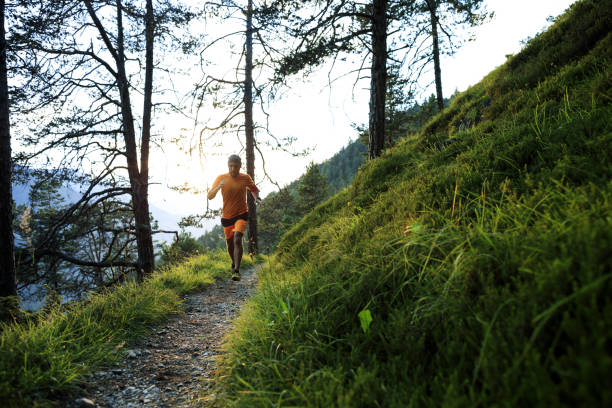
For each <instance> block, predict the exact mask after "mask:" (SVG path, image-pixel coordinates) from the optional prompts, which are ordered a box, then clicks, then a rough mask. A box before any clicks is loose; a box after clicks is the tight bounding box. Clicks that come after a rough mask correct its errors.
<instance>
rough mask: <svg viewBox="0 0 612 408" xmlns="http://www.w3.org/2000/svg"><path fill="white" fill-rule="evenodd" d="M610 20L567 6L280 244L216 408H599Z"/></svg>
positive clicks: (611, 244) (588, 8)
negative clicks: (565, 407)
mask: <svg viewBox="0 0 612 408" xmlns="http://www.w3.org/2000/svg"><path fill="white" fill-rule="evenodd" d="M611 22H612V0H600V1H593V0H585V1H580V2H578V3H577V4H575V5H574V6H573V7H572V8H571V9H570V10H569V12H567V13H566V14H565V15H563V16H561V17H560V18H559V19H558V20H557V22H556V23H555V24H554V25H553V26H552V27H551V28H550V29H549V30H548V31H547V32H545V33H543V34H542V35H540V36H538V37H537V38H536V39H534V40H532V41H530V43H529V44H528V45H527V46H526V48H525V49H524V50H523V51H522V52H521V53H519V54H518V55H516V56H514V57H512V58H510V59H509V60H508V62H507V63H506V64H505V65H503V66H502V67H500V68H498V69H496V70H495V71H493V72H491V73H490V74H489V75H488V76H487V77H486V78H484V79H483V80H482V81H481V82H480V83H479V84H477V85H475V86H473V87H471V88H470V89H468V90H467V91H466V92H464V93H463V94H462V95H460V96H458V97H457V98H456V99H455V100H454V101H453V103H452V105H451V106H450V107H449V108H448V109H446V110H445V111H444V112H443V113H442V114H440V115H438V116H437V117H436V118H434V119H433V120H432V121H431V122H430V123H429V124H427V125H426V126H425V127H424V128H423V129H422V130H421V131H420V133H419V134H417V135H414V136H411V137H409V138H408V139H407V140H405V141H404V142H403V143H402V144H401V145H399V146H398V147H397V148H394V149H393V150H392V151H390V152H387V153H386V154H385V155H384V156H383V157H381V158H379V159H377V160H374V161H371V162H369V163H367V164H366V165H364V166H363V167H362V168H361V169H360V171H359V172H358V174H357V176H356V178H355V181H354V182H353V184H352V185H351V186H350V187H349V188H347V189H345V190H343V191H342V192H340V193H338V194H337V195H335V196H334V197H332V198H331V199H330V200H328V201H327V202H325V203H323V204H321V205H319V206H318V207H317V208H315V209H314V211H313V212H312V213H310V214H309V215H307V216H306V217H305V218H304V219H302V221H301V222H300V223H299V224H298V225H296V226H295V227H294V228H293V229H292V230H291V231H289V232H288V233H287V234H286V235H285V236H284V238H283V239H282V240H281V242H280V244H279V251H278V254H277V257H276V263H272V264H271V265H270V267H269V268H268V269H267V270H265V271H264V273H263V274H262V275H263V276H262V277H263V279H262V282H261V288H260V291H259V293H258V294H257V295H256V296H255V298H254V300H253V301H252V302H251V303H250V304H249V306H248V308H247V309H246V311H245V312H244V313H243V314H242V315H241V317H240V318H239V320H238V322H237V326H236V329H235V330H234V332H233V333H232V335H231V337H230V342H229V345H228V347H227V353H226V356H225V358H224V360H223V368H222V376H221V379H222V387H223V388H222V390H221V391H222V392H223V398H224V402H225V403H227V404H228V405H229V406H242V407H255V406H266V407H268V406H320V407H329V406H339V407H344V406H346V407H358V406H359V407H362V406H363V407H371V406H372V407H375V406H383V407H405V406H447V407H450V406H461V407H466V406H469V407H471V406H481V407H489V406H546V407H550V406H558V405H564V404H565V405H582V406H605V405H610V404H611V403H612V389H611V388H610V387H609V384H608V380H609V376H610V373H611V372H612V355H611V354H612V300H611V298H610V296H609V294H610V290H611V286H612V285H611V282H612V271H611V268H610V266H611V259H610V248H612V229H611V228H610V227H611V224H612V223H611V221H612V213H611V201H612V182H611V177H610V176H611V174H612V168H611V166H612V157H611V155H612V120H611V118H612V108H611V98H612V89H611V88H612V68H611V67H612V34H611V33H610V30H609V28H610V27H612V24H611ZM366 310H367V311H368V312H369V314H370V315H371V317H372V321H371V324H370V325H369V326H368V319H367V315H368V312H366ZM360 312H362V313H361V317H362V318H363V319H360V317H359V316H360ZM362 320H363V321H362Z"/></svg>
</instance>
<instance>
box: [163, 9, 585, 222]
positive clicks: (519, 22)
mask: <svg viewBox="0 0 612 408" xmlns="http://www.w3.org/2000/svg"><path fill="white" fill-rule="evenodd" d="M572 3H573V1H572V0H512V1H509V0H489V1H487V7H488V10H489V11H494V12H495V17H494V18H493V19H492V20H491V21H489V22H487V23H486V24H484V25H483V26H481V27H478V28H477V29H476V31H475V37H476V39H475V41H473V42H469V43H467V44H466V45H465V46H464V47H463V48H462V49H460V50H459V51H458V52H457V53H456V54H455V55H454V56H453V57H452V58H450V57H447V58H446V59H444V60H443V61H442V83H443V90H444V94H445V95H451V94H452V93H453V92H454V91H455V90H459V91H463V90H465V89H467V88H468V87H469V86H470V85H472V84H475V83H477V82H478V81H479V80H480V79H481V78H482V77H483V76H485V75H486V74H487V73H488V72H490V71H491V70H492V69H494V68H495V67H497V66H499V65H501V64H503V63H504V61H505V60H506V55H507V54H512V53H516V52H518V51H519V50H520V48H521V40H524V39H525V38H527V37H531V36H534V35H535V34H537V33H538V32H540V31H541V30H542V29H543V28H545V27H546V26H548V25H549V23H548V22H547V18H548V17H549V16H557V15H559V14H560V13H562V12H563V11H564V10H565V9H566V8H567V7H569V6H570V5H571V4H572ZM326 75H327V74H326V72H321V73H319V74H318V75H314V76H312V77H311V78H310V80H309V82H307V83H296V84H295V85H294V86H293V89H292V90H291V91H288V92H287V93H286V95H285V97H284V98H282V99H281V100H280V101H279V102H278V103H276V104H275V106H273V107H272V108H271V111H270V114H271V126H272V129H273V131H274V133H275V134H276V135H279V136H281V137H282V136H287V135H291V136H295V137H296V138H297V139H298V141H297V144H296V149H300V148H311V149H312V153H311V154H310V155H309V156H307V157H291V156H289V155H287V154H284V153H270V154H269V156H268V158H267V159H266V163H267V169H268V172H269V174H270V175H271V176H272V177H273V178H274V179H275V180H276V181H277V182H278V183H279V184H280V185H284V184H286V183H289V182H291V181H293V180H294V179H296V178H297V177H299V176H300V175H301V174H302V173H303V171H304V169H305V167H306V165H307V164H308V163H309V162H311V161H314V162H320V161H323V160H325V159H327V158H329V157H331V156H332V155H333V154H334V153H335V152H337V151H338V150H339V149H340V148H342V147H343V146H345V145H346V144H347V143H348V142H349V141H350V140H353V139H355V137H356V134H355V131H354V130H353V129H352V127H351V124H352V123H365V122H366V121H367V110H368V91H367V89H357V90H356V92H353V91H352V83H353V79H347V80H346V81H345V82H344V83H339V84H337V85H335V86H334V87H333V88H332V89H330V88H328V87H326V78H327V76H326ZM432 92H433V89H428V90H426V92H424V94H425V95H429V94H431V93H432ZM180 127H182V126H181V124H178V123H172V124H169V125H168V126H167V127H166V129H167V132H169V133H172V132H178V129H179V128H180ZM166 136H168V137H171V136H172V135H166ZM233 140H234V139H229V143H226V144H227V145H229V146H225V147H226V148H228V149H229V150H231V147H230V146H232V145H233V146H235V145H236V144H235V143H232V141H233ZM226 171H227V168H226V157H225V156H219V157H214V156H212V157H211V156H208V157H206V158H205V159H203V160H202V159H200V158H198V157H195V156H192V157H189V156H185V155H180V154H178V153H177V152H170V151H166V153H165V154H164V155H160V154H158V155H156V156H154V157H152V160H151V175H152V178H153V179H152V182H153V183H159V184H154V185H152V187H151V202H152V203H153V204H155V205H157V206H158V207H160V208H163V209H164V210H166V211H168V212H170V213H174V214H192V213H198V212H200V213H201V212H203V211H204V209H205V208H206V198H205V196H204V194H197V195H194V194H178V193H176V192H173V191H171V190H169V189H168V188H167V186H168V185H178V184H183V183H184V182H188V183H189V184H192V185H198V186H201V187H202V189H205V188H206V186H207V185H210V184H212V181H213V180H214V178H215V177H216V175H218V174H219V173H222V172H226ZM256 178H257V179H258V180H256V181H257V182H261V171H260V170H256ZM261 187H262V190H263V192H264V195H265V193H267V192H269V191H271V190H273V189H275V187H273V186H272V185H271V184H270V183H268V182H261ZM220 205H221V201H220V198H219V197H218V198H216V199H215V200H214V201H213V202H211V206H212V207H217V208H218V207H220ZM209 225H212V223H211V224H209Z"/></svg>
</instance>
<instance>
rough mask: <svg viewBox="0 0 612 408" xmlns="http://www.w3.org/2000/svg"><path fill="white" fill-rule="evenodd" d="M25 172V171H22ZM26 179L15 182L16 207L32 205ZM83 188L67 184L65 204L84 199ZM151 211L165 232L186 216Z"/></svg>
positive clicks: (168, 238)
mask: <svg viewBox="0 0 612 408" xmlns="http://www.w3.org/2000/svg"><path fill="white" fill-rule="evenodd" d="M22 172H23V170H22ZM25 180H26V178H25V177H24V176H23V174H22V176H21V177H19V179H18V180H17V181H16V182H13V201H15V204H16V205H26V206H28V205H29V204H30V198H29V196H30V190H31V188H32V187H33V184H34V182H33V181H25ZM81 187H82V186H79V185H75V184H65V185H63V186H62V187H61V188H60V189H59V191H58V192H59V194H60V195H61V196H62V197H63V198H64V202H65V203H66V204H68V203H74V202H76V201H78V200H79V199H80V198H81V197H82V193H81V192H80V190H81ZM149 211H150V212H151V214H152V216H153V219H154V220H156V221H157V223H158V225H159V229H161V230H165V231H177V230H179V227H178V223H179V221H180V220H181V218H182V217H183V216H184V214H175V213H172V212H169V211H166V210H165V209H162V208H160V207H158V206H156V205H155V204H152V203H149ZM203 231H204V229H203V228H192V229H190V232H191V233H193V234H197V233H202V232H203ZM153 238H154V240H155V241H157V242H159V243H161V242H167V243H169V242H172V241H173V240H174V234H165V233H160V234H155V235H154V236H153Z"/></svg>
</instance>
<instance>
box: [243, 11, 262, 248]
mask: <svg viewBox="0 0 612 408" xmlns="http://www.w3.org/2000/svg"><path fill="white" fill-rule="evenodd" d="M246 14H247V15H246V21H247V28H246V66H245V73H244V127H245V133H246V167H247V174H248V175H249V176H251V178H252V179H253V180H255V151H254V148H255V136H254V129H253V128H254V126H253V0H249V2H248V6H247V13H246ZM247 203H248V207H249V231H248V240H249V253H250V254H256V253H257V252H258V249H259V248H258V243H257V207H256V206H255V200H254V199H253V196H252V195H251V194H247Z"/></svg>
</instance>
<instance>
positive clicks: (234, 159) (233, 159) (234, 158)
mask: <svg viewBox="0 0 612 408" xmlns="http://www.w3.org/2000/svg"><path fill="white" fill-rule="evenodd" d="M227 162H228V163H239V164H242V160H240V156H238V155H237V154H232V155H231V156H230V157H229V158H228V159H227Z"/></svg>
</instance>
